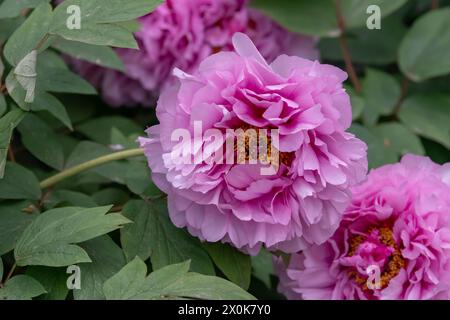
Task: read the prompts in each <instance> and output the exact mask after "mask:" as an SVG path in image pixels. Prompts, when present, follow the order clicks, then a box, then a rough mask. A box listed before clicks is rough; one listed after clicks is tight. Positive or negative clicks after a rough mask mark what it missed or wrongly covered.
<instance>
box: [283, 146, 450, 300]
mask: <svg viewBox="0 0 450 320" xmlns="http://www.w3.org/2000/svg"><path fill="white" fill-rule="evenodd" d="M352 191H353V200H352V203H351V205H350V206H349V208H348V209H347V211H346V213H345V215H344V219H343V221H342V223H341V226H340V227H339V229H338V230H337V231H336V233H335V234H334V235H333V237H332V238H331V239H330V240H329V241H327V242H326V243H324V244H322V245H319V246H312V247H310V248H308V249H307V250H305V251H303V252H302V253H301V254H294V255H292V257H291V261H290V263H289V267H288V268H287V269H286V268H285V267H284V264H283V262H282V261H281V260H278V261H277V267H278V271H279V274H280V275H281V277H280V286H279V290H280V291H281V292H283V293H285V294H286V295H287V297H288V298H292V299H294V298H304V299H449V298H450V163H449V164H446V165H443V166H439V165H437V164H434V163H433V162H432V161H431V160H430V159H428V158H425V157H419V156H413V155H407V156H404V157H403V159H402V161H401V162H400V163H398V164H394V165H386V166H384V167H381V168H379V169H375V170H373V171H371V173H370V174H369V176H368V180H367V181H366V182H365V183H363V184H362V185H360V186H358V187H355V188H353V190H352ZM369 266H372V267H371V268H374V267H375V268H379V269H378V270H379V272H380V273H379V275H380V277H379V278H378V280H379V281H378V282H377V280H376V279H377V278H376V277H375V276H374V275H375V273H374V272H370V269H369V273H367V271H368V270H367V268H368V267H369ZM368 275H369V276H370V278H369V276H368ZM377 283H378V286H376V284H377Z"/></svg>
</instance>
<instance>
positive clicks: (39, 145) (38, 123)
mask: <svg viewBox="0 0 450 320" xmlns="http://www.w3.org/2000/svg"><path fill="white" fill-rule="evenodd" d="M18 129H19V131H20V133H21V135H22V143H23V144H24V146H25V147H26V148H27V150H28V151H30V152H31V154H33V155H34V156H35V157H36V158H38V159H39V160H41V161H42V162H43V163H45V164H47V165H49V166H50V167H52V168H54V169H56V170H60V171H61V170H62V169H63V168H64V152H63V150H62V148H61V145H60V144H59V140H58V138H57V136H56V135H55V134H54V133H53V131H52V130H51V129H50V128H49V127H48V126H47V124H46V123H45V122H44V121H42V120H41V119H39V117H37V116H35V115H33V114H28V115H27V117H25V119H23V120H22V122H21V123H20V125H19V127H18Z"/></svg>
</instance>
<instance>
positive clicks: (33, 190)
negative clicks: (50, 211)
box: [0, 162, 41, 200]
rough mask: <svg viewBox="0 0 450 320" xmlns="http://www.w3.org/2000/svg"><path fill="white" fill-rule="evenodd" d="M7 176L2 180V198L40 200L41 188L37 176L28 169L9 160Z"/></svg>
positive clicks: (0, 187) (0, 189)
mask: <svg viewBox="0 0 450 320" xmlns="http://www.w3.org/2000/svg"><path fill="white" fill-rule="evenodd" d="M5 169H6V170H5V176H4V178H3V180H0V198H2V199H27V200H38V199H39V198H40V197H41V188H40V187H39V181H38V180H37V179H36V176H35V175H34V174H33V172H31V171H30V170H28V169H25V168H24V167H22V166H20V165H18V164H16V163H11V162H8V163H7V164H6V168H5Z"/></svg>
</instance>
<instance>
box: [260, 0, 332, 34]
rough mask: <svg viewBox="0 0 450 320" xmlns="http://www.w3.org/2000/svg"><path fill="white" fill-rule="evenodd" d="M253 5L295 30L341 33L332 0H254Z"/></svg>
mask: <svg viewBox="0 0 450 320" xmlns="http://www.w3.org/2000/svg"><path fill="white" fill-rule="evenodd" d="M252 6H254V7H255V8H257V9H259V10H261V11H262V12H264V13H265V14H266V15H268V16H269V17H271V18H273V19H274V20H275V21H277V22H278V23H279V24H281V25H282V26H284V27H285V28H287V29H288V30H291V31H293V32H299V33H304V34H309V35H316V36H328V37H330V36H336V35H338V34H339V29H338V27H337V22H336V13H335V11H334V5H333V3H332V0H315V1H310V0H296V1H292V0H276V1H275V0H254V1H252Z"/></svg>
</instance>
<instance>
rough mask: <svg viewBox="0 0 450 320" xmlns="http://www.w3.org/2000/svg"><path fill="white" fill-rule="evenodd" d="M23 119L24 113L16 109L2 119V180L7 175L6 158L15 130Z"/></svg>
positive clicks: (0, 161)
mask: <svg viewBox="0 0 450 320" xmlns="http://www.w3.org/2000/svg"><path fill="white" fill-rule="evenodd" d="M23 117H24V113H23V111H22V110H20V109H17V108H15V109H13V110H11V111H10V112H8V113H7V114H6V115H4V116H3V117H2V118H0V179H2V178H3V176H4V173H5V165H6V158H7V155H8V149H9V143H10V141H11V137H12V133H13V130H14V128H15V127H16V126H17V125H18V124H19V123H20V121H22V119H23ZM0 183H1V180H0Z"/></svg>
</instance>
